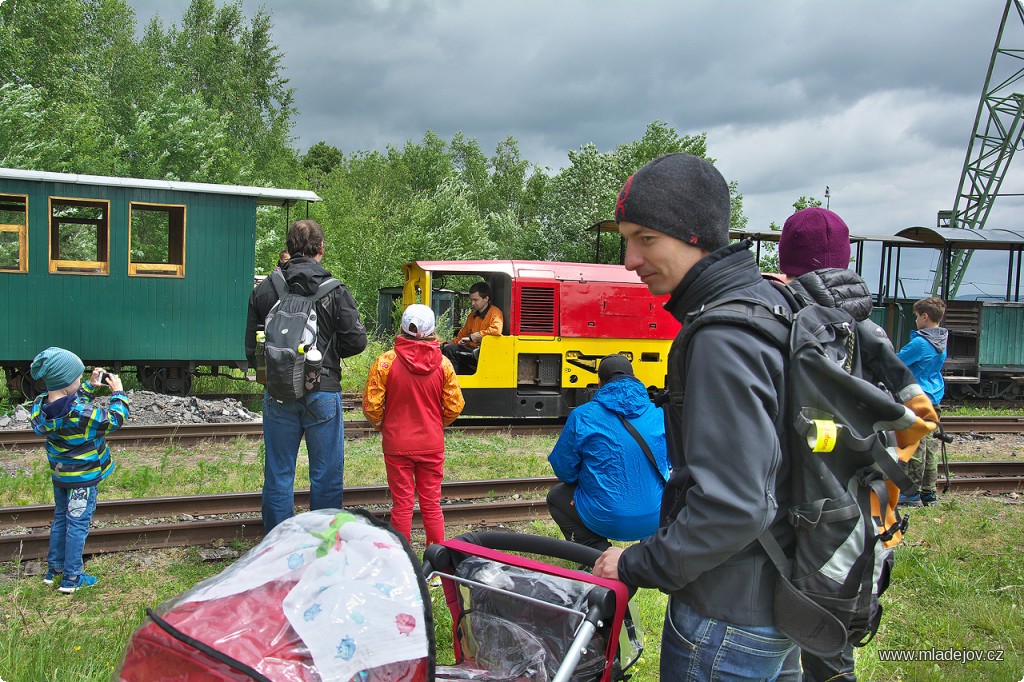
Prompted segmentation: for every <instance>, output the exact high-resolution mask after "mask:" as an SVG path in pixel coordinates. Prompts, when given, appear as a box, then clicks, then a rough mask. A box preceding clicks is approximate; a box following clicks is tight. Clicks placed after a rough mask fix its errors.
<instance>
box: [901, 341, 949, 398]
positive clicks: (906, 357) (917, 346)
mask: <svg viewBox="0 0 1024 682" xmlns="http://www.w3.org/2000/svg"><path fill="white" fill-rule="evenodd" d="M948 339H949V332H948V331H947V330H946V328H945V327H925V328H924V329H916V330H914V331H912V332H910V341H909V342H908V343H907V345H905V346H903V348H901V349H900V352H899V356H900V360H902V361H903V363H904V364H905V365H906V366H907V367H909V368H910V371H911V372H913V373H914V378H915V379H917V383H918V384H920V385H921V388H922V389H924V392H925V394H927V396H928V397H929V398H930V399H931V401H932V405H938V404H939V403H941V402H942V396H943V395H945V393H946V382H945V381H944V380H943V379H942V366H943V365H944V364H945V363H946V342H947V340H948Z"/></svg>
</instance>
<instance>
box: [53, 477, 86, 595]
mask: <svg viewBox="0 0 1024 682" xmlns="http://www.w3.org/2000/svg"><path fill="white" fill-rule="evenodd" d="M98 498H99V486H95V485H91V486H89V487H87V488H61V487H59V486H56V485H55V486H53V523H52V524H51V525H50V552H49V554H47V555H46V565H47V566H48V567H49V569H50V570H51V571H53V572H54V573H63V574H64V579H65V580H71V581H74V580H76V579H77V578H78V576H79V575H81V573H82V552H83V551H84V550H85V539H86V538H87V537H88V536H89V524H90V523H91V522H92V515H93V513H94V512H95V511H96V500H97V499H98Z"/></svg>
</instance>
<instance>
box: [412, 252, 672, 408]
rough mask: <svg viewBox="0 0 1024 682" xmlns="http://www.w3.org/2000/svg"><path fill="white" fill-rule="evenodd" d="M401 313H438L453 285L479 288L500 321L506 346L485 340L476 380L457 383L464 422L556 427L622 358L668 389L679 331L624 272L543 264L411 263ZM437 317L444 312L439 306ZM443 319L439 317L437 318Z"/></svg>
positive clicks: (465, 377)
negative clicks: (600, 368) (509, 420)
mask: <svg viewBox="0 0 1024 682" xmlns="http://www.w3.org/2000/svg"><path fill="white" fill-rule="evenodd" d="M403 270H404V273H405V284H404V287H403V291H402V304H403V306H405V305H409V304H412V303H424V304H426V305H432V302H433V303H436V302H437V301H435V299H440V298H442V296H440V294H441V293H442V292H444V297H445V298H446V299H447V300H448V301H450V302H452V303H454V304H456V305H455V312H456V316H455V317H453V318H451V319H455V320H460V322H458V323H457V324H461V320H462V319H464V314H460V313H461V311H460V310H459V306H458V303H459V296H460V292H457V291H452V290H450V289H446V288H445V286H444V284H445V280H446V279H447V278H448V277H453V278H455V279H458V280H459V281H471V280H473V279H478V280H483V281H484V282H486V283H487V284H488V286H489V287H490V289H491V304H492V305H496V306H498V308H499V309H500V310H501V312H502V314H503V316H504V329H503V330H502V336H500V337H498V336H485V337H484V338H483V340H482V343H481V345H480V351H479V356H478V364H477V370H476V372H475V373H473V374H462V375H459V384H460V385H461V386H462V390H463V393H464V395H465V397H466V409H465V411H464V414H472V415H485V416H506V417H530V416H534V417H559V416H564V415H567V414H568V413H569V412H570V411H571V410H572V408H574V407H576V406H577V405H579V404H581V403H584V402H586V401H587V400H588V399H589V397H590V395H591V393H592V392H593V391H594V390H595V389H596V388H597V365H598V362H599V360H600V359H601V358H602V357H604V356H605V355H609V354H611V353H620V354H622V355H625V356H627V357H628V358H630V360H632V362H633V367H634V371H635V373H636V376H637V378H638V379H640V381H642V382H643V383H644V384H645V385H646V386H648V388H649V389H651V390H656V389H661V388H663V387H664V385H665V367H666V362H667V359H668V351H669V347H670V345H671V343H672V339H673V338H674V337H675V335H676V333H677V332H678V331H679V322H677V321H676V320H675V318H673V317H672V316H671V315H669V314H668V313H667V312H665V310H664V309H663V308H662V304H663V303H664V302H665V300H666V298H667V297H666V296H652V295H651V294H650V292H649V291H648V290H647V286H646V285H644V284H643V283H642V282H641V281H640V278H639V277H637V276H636V275H635V274H634V273H632V272H629V271H627V270H626V269H625V268H624V267H622V266H621V265H593V264H586V263H555V262H541V261H414V262H411V263H407V264H406V265H405V266H404V268H403ZM432 307H434V308H435V312H442V313H443V312H445V311H444V310H440V311H439V310H438V308H440V307H442V306H439V305H436V304H433V305H432ZM439 317H443V315H442V316H439Z"/></svg>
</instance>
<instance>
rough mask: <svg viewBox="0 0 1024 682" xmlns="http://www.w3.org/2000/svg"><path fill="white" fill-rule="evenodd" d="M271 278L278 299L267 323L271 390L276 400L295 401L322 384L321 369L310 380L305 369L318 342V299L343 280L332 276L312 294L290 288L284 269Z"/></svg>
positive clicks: (267, 356) (268, 376) (266, 359)
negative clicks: (303, 293) (293, 290)
mask: <svg viewBox="0 0 1024 682" xmlns="http://www.w3.org/2000/svg"><path fill="white" fill-rule="evenodd" d="M270 281H271V282H272V283H273V285H274V289H275V290H276V291H277V298H278V300H277V303H275V304H274V306H273V307H272V308H271V309H270V312H269V313H267V319H266V322H265V324H264V333H265V334H266V342H265V343H266V345H265V347H264V351H263V354H264V358H265V361H266V364H267V393H269V394H270V396H271V397H272V398H275V399H276V400H280V401H282V402H292V401H295V400H298V399H299V398H301V397H302V396H304V395H306V394H307V393H309V392H311V391H314V390H316V389H317V388H318V387H319V385H320V377H319V369H318V370H317V375H316V376H314V377H310V380H309V381H307V377H306V371H305V360H306V352H307V351H308V350H310V349H311V348H312V347H313V346H315V345H316V338H317V307H316V302H317V301H319V300H320V299H322V298H323V297H324V296H326V295H327V294H329V293H331V292H332V291H334V290H335V289H337V288H338V287H340V286H341V282H339V281H338V280H336V279H334V278H333V277H330V278H328V279H325V280H324V281H323V282H322V283H321V284H320V286H319V288H318V289H317V290H316V292H314V293H313V294H312V295H311V296H303V295H302V294H293V293H291V291H289V289H288V283H287V282H286V281H285V279H284V275H283V274H281V272H280V271H275V272H273V273H272V274H271V275H270ZM332 341H333V339H332ZM319 350H320V352H321V353H322V354H326V352H327V349H326V348H321V349H319Z"/></svg>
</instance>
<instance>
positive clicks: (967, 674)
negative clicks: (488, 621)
mask: <svg viewBox="0 0 1024 682" xmlns="http://www.w3.org/2000/svg"><path fill="white" fill-rule="evenodd" d="M553 444H554V438H553V437H540V436H533V437H512V436H507V435H505V436H496V437H487V438H479V437H474V436H463V435H452V436H451V437H450V438H449V439H448V459H447V466H446V469H447V472H448V473H447V478H449V479H450V480H468V479H484V478H492V477H494V478H498V477H509V478H511V477H531V476H544V475H549V474H550V470H549V468H548V465H547V461H546V455H547V453H548V452H549V451H550V449H551V447H552V445H553ZM261 458H262V450H261V447H260V446H259V444H256V443H253V442H249V441H243V440H238V441H235V442H232V443H227V444H216V445H209V446H206V447H204V448H191V447H190V448H184V447H180V446H177V445H172V446H168V447H163V448H156V447H154V448H143V449H137V450H122V451H120V452H117V453H116V454H115V461H117V462H118V465H119V466H118V470H117V471H116V472H115V473H114V474H113V475H112V476H111V477H110V479H108V481H106V482H105V483H104V485H103V487H102V490H101V496H102V498H103V499H113V498H118V497H143V496H147V497H152V496H160V495H172V494H173V495H187V494H196V493H199V492H229V491H243V490H256V489H258V488H259V486H260V484H261V482H262V460H261ZM993 458H995V456H993ZM304 459H305V458H304V457H302V456H300V458H299V474H298V477H297V481H296V485H297V486H305V485H308V471H307V468H306V466H305V464H304V463H303V460H304ZM0 464H3V467H4V469H5V470H6V471H8V472H9V471H11V470H15V473H14V474H10V473H8V474H2V473H0V505H10V504H28V503H46V502H50V501H51V500H52V491H51V490H50V484H49V476H48V472H47V470H46V467H45V464H43V463H42V455H41V453H20V454H15V453H0ZM345 479H346V484H347V485H352V486H355V485H379V484H382V483H383V482H384V467H383V461H382V457H381V454H380V441H379V438H370V439H365V440H359V441H350V442H348V443H346V474H345ZM517 528H518V529H519V530H522V531H524V532H530V533H534V534H543V535H551V536H555V537H557V536H558V530H557V528H556V527H555V526H554V524H553V523H552V522H550V521H547V520H544V521H540V520H538V521H534V522H531V523H528V524H521V525H519V526H517ZM463 530H468V529H460V528H450V529H449V531H450V533H452V534H454V533H458V532H461V531H463ZM422 543H423V537H422V533H419V532H416V533H414V545H416V546H417V547H418V548H420V549H422ZM1022 552H1024V505H1021V504H1016V503H1015V502H1014V501H1013V500H1009V499H1007V498H992V499H990V498H985V497H980V496H962V497H952V496H948V497H944V498H943V499H942V501H941V503H940V504H939V505H938V506H936V507H931V508H925V509H920V510H915V511H914V512H913V515H912V520H911V528H910V533H909V534H908V536H907V540H906V541H905V543H904V544H903V545H902V546H901V547H900V548H899V549H898V552H897V562H896V569H895V574H894V577H893V584H892V586H891V587H890V590H889V592H887V593H886V595H885V597H883V603H884V605H885V609H886V612H885V617H884V619H883V621H882V627H881V629H880V631H879V634H878V636H877V637H876V638H875V640H874V641H872V642H871V643H870V644H869V645H868V646H867V647H865V648H863V649H858V650H857V651H856V657H857V673H858V677H859V678H860V679H865V680H869V679H870V680H882V681H887V682H898V681H904V680H907V681H916V680H962V681H964V682H977V681H978V680H986V681H988V680H995V681H1001V680H1008V681H1013V682H1017V681H1018V680H1020V679H1021V676H1022V675H1024V650H1022V649H1024V617H1022V616H1024V562H1021V560H1020V556H1021V554H1022ZM225 567H226V565H225V564H221V563H204V562H203V561H202V560H201V559H200V558H199V556H198V553H197V552H196V551H195V550H193V549H173V550H162V551H158V552H127V553H124V554H119V555H98V556H97V557H95V558H93V559H91V560H90V562H89V570H90V572H92V573H93V574H95V575H98V576H99V577H100V579H101V582H100V584H99V586H97V587H96V588H94V589H90V590H85V591H83V592H81V593H78V594H75V595H72V596H70V597H68V596H63V595H58V594H56V592H55V591H54V590H53V589H52V588H45V587H44V586H43V585H42V582H41V580H40V578H39V576H38V575H27V573H26V568H27V567H26V566H21V565H17V564H10V563H8V564H5V565H2V566H0V678H2V679H3V680H5V681H6V682H14V681H22V680H24V681H27V682H28V681H30V682H35V681H36V680H61V681H63V680H106V679H108V678H109V676H110V674H111V671H112V669H113V668H114V667H116V666H117V664H118V660H119V659H120V656H121V654H122V652H123V650H124V646H125V644H126V642H127V640H128V638H129V637H130V635H131V633H132V632H133V631H134V629H135V628H136V627H137V626H138V625H139V623H140V622H141V620H142V617H143V613H144V609H145V608H146V607H151V606H155V605H157V604H159V603H161V602H162V601H164V600H166V599H169V598H170V597H172V596H174V595H176V594H178V593H180V592H182V591H184V590H185V589H187V588H189V587H191V586H192V585H194V584H195V583H197V582H199V581H200V580H202V579H205V578H207V577H209V576H210V575H213V574H215V573H217V572H219V571H221V570H223V569H224V568H225ZM434 592H435V597H434V598H435V600H438V599H439V597H437V596H436V593H437V592H438V591H437V590H435V591H434ZM637 599H638V602H637V604H638V607H639V610H640V620H641V623H642V624H643V626H644V628H645V630H646V641H647V649H646V651H645V652H644V654H643V656H642V658H641V661H640V662H639V663H638V665H637V667H636V668H635V672H636V675H635V677H634V678H633V679H634V680H635V681H636V682H649V681H653V680H657V679H658V660H659V645H660V638H661V626H662V619H663V617H664V609H665V602H666V598H665V596H664V595H662V594H660V593H658V592H655V591H652V590H641V591H640V592H639V593H638V597H637ZM435 606H436V607H437V608H435V610H434V612H435V615H436V616H437V618H438V627H437V631H438V642H439V645H438V652H439V660H440V661H442V662H449V663H450V662H452V661H451V630H450V620H449V619H447V617H446V615H445V614H446V613H447V608H446V607H445V606H444V605H443V604H441V603H436V604H435ZM83 635H84V636H83ZM932 648H934V649H937V650H940V652H943V653H944V652H946V651H947V650H950V651H959V650H971V651H988V652H995V651H997V650H1001V651H1002V652H1003V654H1002V656H1003V660H1002V661H1001V662H994V661H989V662H972V663H958V662H954V661H939V662H900V663H897V662H889V661H881V660H880V655H879V654H880V652H883V654H884V652H886V651H890V650H901V651H902V650H914V651H916V650H921V649H924V650H930V649H932ZM961 655H962V654H961Z"/></svg>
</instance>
